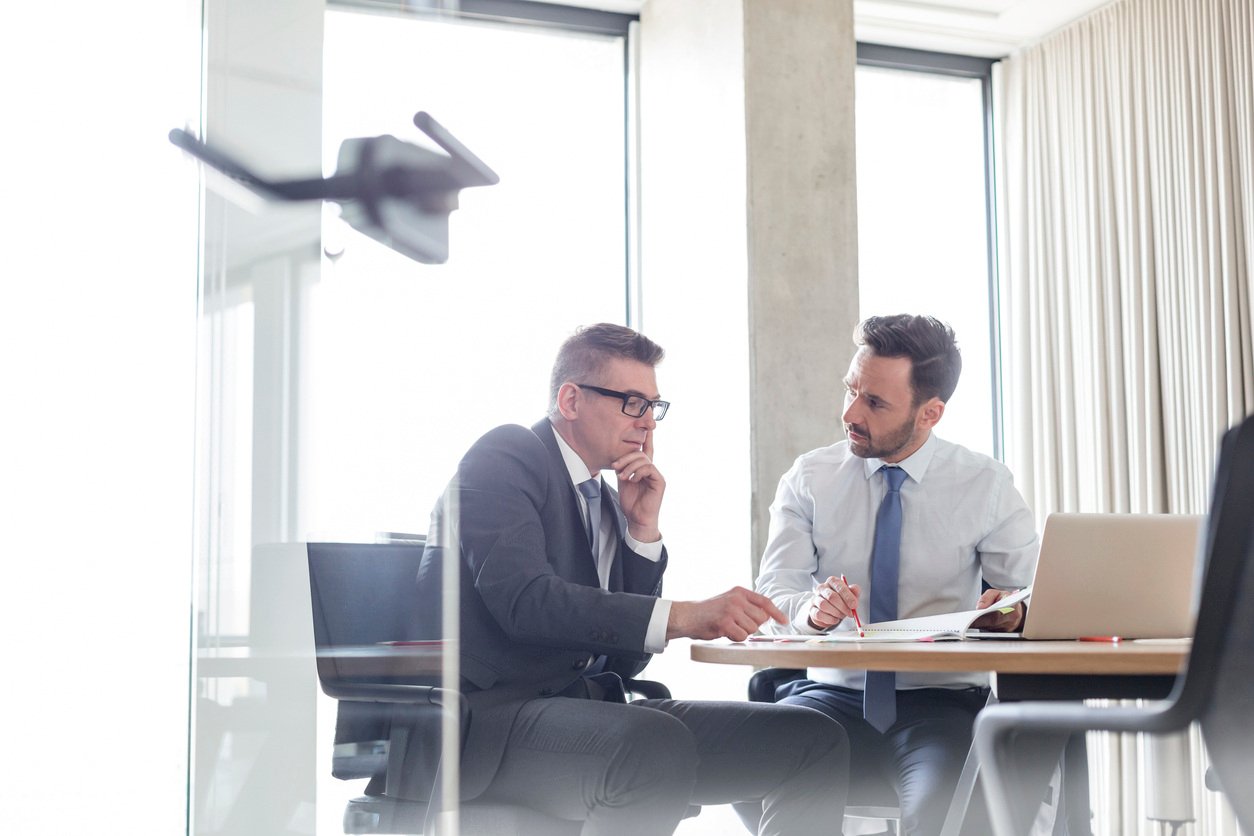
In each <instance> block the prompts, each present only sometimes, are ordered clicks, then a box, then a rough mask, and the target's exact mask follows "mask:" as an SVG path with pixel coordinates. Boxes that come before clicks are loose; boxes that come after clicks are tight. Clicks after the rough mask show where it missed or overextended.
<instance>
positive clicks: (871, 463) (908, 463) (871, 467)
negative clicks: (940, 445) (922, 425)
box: [863, 432, 936, 482]
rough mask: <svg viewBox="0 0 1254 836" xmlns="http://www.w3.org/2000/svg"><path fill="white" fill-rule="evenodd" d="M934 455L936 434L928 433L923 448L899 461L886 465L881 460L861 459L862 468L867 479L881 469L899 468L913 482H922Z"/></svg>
mask: <svg viewBox="0 0 1254 836" xmlns="http://www.w3.org/2000/svg"><path fill="white" fill-rule="evenodd" d="M934 455H936V433H934V432H929V433H928V434H927V441H925V442H923V446H921V447H920V448H919V449H918V450H915V451H914V452H913V453H911V454H910V455H909V456H907V457H906V458H904V459H902V460H901V461H899V462H897V463H895V464H888V463H887V462H885V461H883V460H882V459H863V468H864V469H865V471H866V478H867V479H870V478H871V477H872V476H874V475H875V474H876V473H878V472H879V469H880V468H881V467H885V466H887V467H900V468H901V469H902V470H904V471H906V475H907V476H909V477H910V478H911V479H913V480H914V481H915V482H922V481H923V476H924V474H926V473H927V466H928V465H929V464H931V463H932V457H933V456H934Z"/></svg>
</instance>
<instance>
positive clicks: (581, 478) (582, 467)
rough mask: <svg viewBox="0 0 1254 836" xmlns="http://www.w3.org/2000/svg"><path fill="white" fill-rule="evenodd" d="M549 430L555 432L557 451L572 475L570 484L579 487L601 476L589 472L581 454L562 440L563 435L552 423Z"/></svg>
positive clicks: (567, 470)
mask: <svg viewBox="0 0 1254 836" xmlns="http://www.w3.org/2000/svg"><path fill="white" fill-rule="evenodd" d="M549 429H551V430H552V431H553V437H554V438H556V439H557V449H558V450H560V451H561V452H562V463H563V464H565V465H566V472H567V473H569V474H570V482H571V484H572V485H578V484H579V483H580V482H586V481H588V480H589V479H595V478H597V477H598V476H600V474H599V473H593V472H592V471H590V470H588V465H586V464H584V461H583V459H581V458H579V454H578V453H576V452H575V451H574V450H572V449H571V446H570V445H569V444H567V443H566V439H564V438H562V434H561V433H559V432H558V431H557V427H554V426H553V424H552V422H550V423H549Z"/></svg>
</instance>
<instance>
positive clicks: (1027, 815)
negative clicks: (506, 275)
mask: <svg viewBox="0 0 1254 836" xmlns="http://www.w3.org/2000/svg"><path fill="white" fill-rule="evenodd" d="M1174 705H1175V704H1174V703H1171V702H1159V703H1156V704H1150V706H1147V707H1140V708H1132V707H1127V706H1110V707H1104V706H1087V705H1084V704H1083V703H1075V702H1065V703H1052V702H1020V703H1000V704H998V705H992V706H989V707H988V708H985V709H984V710H983V711H981V712H980V713H979V715H978V716H977V717H976V719H975V748H976V754H977V756H978V757H979V763H980V780H981V781H982V783H983V784H984V789H985V800H986V802H987V803H988V810H989V816H990V818H991V819H992V824H993V831H994V832H995V833H998V834H1016V833H1027V832H1028V830H1029V829H1030V827H1031V823H1032V819H1033V817H1034V816H1035V814H1036V810H1037V808H1038V807H1039V806H1040V803H1041V799H1043V798H1044V796H1045V785H1046V784H1047V783H1048V782H1049V776H1050V774H1051V773H1052V771H1053V769H1054V766H1055V765H1056V764H1057V763H1058V758H1059V756H1060V755H1061V754H1062V751H1063V747H1064V746H1065V745H1066V741H1067V739H1068V738H1069V737H1070V736H1071V735H1073V734H1077V733H1079V732H1084V731H1090V730H1093V731H1113V732H1166V731H1175V730H1177V729H1180V728H1183V727H1184V726H1186V725H1187V724H1188V722H1189V717H1188V715H1187V714H1186V713H1185V712H1183V711H1178V710H1175V711H1173V710H1172V709H1173V707H1174Z"/></svg>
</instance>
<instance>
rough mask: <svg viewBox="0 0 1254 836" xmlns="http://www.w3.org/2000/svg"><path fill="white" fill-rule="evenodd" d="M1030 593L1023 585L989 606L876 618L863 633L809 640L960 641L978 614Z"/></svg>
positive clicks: (838, 633)
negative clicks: (929, 613)
mask: <svg viewBox="0 0 1254 836" xmlns="http://www.w3.org/2000/svg"><path fill="white" fill-rule="evenodd" d="M1031 596H1032V587H1030V586H1029V587H1025V588H1023V589H1020V590H1019V591H1018V592H1015V593H1013V594H1011V595H1007V596H1006V597H1005V598H1002V599H1001V600H1000V601H998V602H997V603H996V604H993V606H991V607H985V608H984V609H980V610H966V611H964V612H949V613H941V614H940V615H924V616H919V617H918V618H901V619H898V620H897V621H878V622H874V623H872V624H867V625H865V626H864V628H863V630H864V632H865V633H866V635H865V636H859V635H858V631H857V630H836V631H834V632H831V633H826V634H824V635H821V636H815V637H814V638H812V639H811V640H810V641H811V642H813V643H814V644H829V643H844V642H855V643H857V642H917V641H960V640H962V639H966V638H968V636H967V633H968V631H969V630H970V629H971V623H972V622H973V621H975V620H976V619H977V618H979V617H980V616H982V615H987V614H988V613H991V612H1009V611H1010V610H1011V609H1012V608H1013V607H1014V605H1015V604H1017V603H1019V602H1020V601H1025V600H1027V599H1028V598H1030V597H1031Z"/></svg>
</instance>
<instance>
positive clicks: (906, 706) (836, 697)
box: [776, 679, 988, 836]
mask: <svg viewBox="0 0 1254 836" xmlns="http://www.w3.org/2000/svg"><path fill="white" fill-rule="evenodd" d="M776 696H777V698H778V699H779V702H780V703H782V704H785V705H801V706H806V707H809V708H814V709H817V710H819V711H822V712H823V713H824V714H826V715H827V716H829V717H831V718H832V719H834V720H836V721H837V722H838V723H840V724H841V725H842V726H844V728H845V732H846V733H847V734H848V735H849V749H850V759H851V764H852V769H853V771H854V772H855V773H856V772H858V771H860V770H875V771H878V772H879V773H880V774H881V775H883V776H884V777H885V778H887V779H888V781H889V783H890V784H892V786H893V787H894V788H895V789H896V790H897V797H898V800H899V806H900V808H901V829H902V832H903V833H906V834H910V835H911V836H930V835H931V834H939V833H940V830H941V827H942V826H943V825H944V823H945V815H946V814H947V813H948V812H949V803H950V801H951V800H952V799H953V794H954V788H955V787H956V786H957V784H958V778H959V776H960V775H961V774H962V765H963V763H964V762H965V761H966V757H967V751H968V750H969V749H970V748H971V727H972V724H973V723H974V722H975V715H976V714H978V713H979V711H980V709H981V708H983V707H984V704H985V702H986V701H987V700H988V690H987V689H985V688H963V689H947V688H920V689H914V690H900V691H898V692H897V722H896V723H894V724H893V725H892V726H890V727H889V729H888V731H886V732H883V733H881V732H879V731H877V730H876V729H875V728H874V727H873V726H871V725H870V724H869V723H867V722H866V721H865V720H863V719H862V692H861V691H859V690H855V689H851V688H842V687H839V686H836V685H826V684H823V683H819V682H812V681H811V680H808V679H801V680H797V681H795V682H789V683H786V684H784V685H781V686H780V688H779V691H778V693H777V695H776ZM855 803H856V799H855ZM966 821H967V825H966V826H964V827H963V831H962V832H963V833H964V834H975V833H983V832H987V831H988V826H987V813H986V811H985V809H984V805H983V803H982V801H980V800H979V799H973V800H972V804H971V805H970V807H969V808H968V811H967V820H966Z"/></svg>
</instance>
